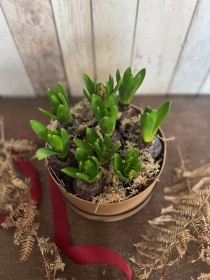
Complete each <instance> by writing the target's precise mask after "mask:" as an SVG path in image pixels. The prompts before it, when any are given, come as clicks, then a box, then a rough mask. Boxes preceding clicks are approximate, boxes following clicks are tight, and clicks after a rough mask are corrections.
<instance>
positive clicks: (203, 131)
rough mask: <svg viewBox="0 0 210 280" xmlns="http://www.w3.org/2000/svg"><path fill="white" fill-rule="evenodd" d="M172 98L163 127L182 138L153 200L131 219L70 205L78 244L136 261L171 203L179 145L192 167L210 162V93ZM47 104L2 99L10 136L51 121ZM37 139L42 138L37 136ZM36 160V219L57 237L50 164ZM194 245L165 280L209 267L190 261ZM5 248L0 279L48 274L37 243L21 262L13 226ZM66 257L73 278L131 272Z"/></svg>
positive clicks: (0, 241)
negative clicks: (93, 216) (97, 216)
mask: <svg viewBox="0 0 210 280" xmlns="http://www.w3.org/2000/svg"><path fill="white" fill-rule="evenodd" d="M171 99H172V101H173V103H172V108H171V112H170V114H169V116H168V119H167V120H166V121H165V122H164V123H163V125H162V129H163V131H164V133H165V136H166V137H171V136H175V137H176V139H175V141H171V142H170V141H169V142H168V143H167V160H166V165H165V168H164V171H163V173H162V175H161V177H160V182H159V183H158V184H157V185H156V188H155V191H154V194H153V197H152V198H151V200H150V202H149V204H147V205H146V206H145V208H143V209H142V210H141V211H140V212H139V213H137V214H135V215H134V216H132V217H130V218H129V219H125V220H123V221H119V222H114V223H102V222H94V221H89V220H87V219H85V218H82V217H80V216H79V215H77V214H76V213H74V212H72V211H71V210H69V209H68V217H69V224H70V236H71V242H72V245H88V244H91V245H101V246H105V247H107V248H110V249H112V250H114V251H116V252H118V253H119V254H121V255H122V256H123V257H124V258H125V259H126V260H127V261H128V262H129V263H130V261H129V257H130V256H131V255H132V254H134V252H135V248H134V246H133V244H135V243H137V242H139V241H141V235H142V234H146V232H147V230H148V229H149V225H148V220H151V219H153V218H155V217H157V216H159V215H160V211H161V208H162V207H166V206H167V205H168V203H167V202H166V201H164V199H163V195H164V193H163V188H164V187H166V186H170V185H172V177H173V169H174V168H175V167H178V166H179V165H180V160H179V156H178V152H177V145H180V147H181V149H182V153H183V155H188V156H190V158H191V162H190V163H188V165H187V168H188V169H193V168H196V167H199V166H202V165H204V164H205V163H209V162H210V153H209V137H210V124H209V119H210V110H209V105H210V98H209V97H208V96H205V97H202V96H201V97H199V98H197V97H178V96H175V97H172V98H171ZM166 100H167V98H166V97H137V98H135V99H134V100H133V102H132V103H133V104H135V105H136V106H139V107H141V108H145V107H146V106H147V105H150V106H152V107H154V108H157V107H159V106H160V104H162V103H163V102H164V101H166ZM70 102H71V104H73V103H74V102H75V99H71V100H70ZM43 103H44V104H46V107H47V104H49V103H48V101H47V100H46V99H44V98H37V99H6V98H4V99H2V100H0V115H3V116H4V121H5V127H6V131H5V133H6V138H7V139H10V138H11V137H16V136H17V135H18V134H19V133H20V132H22V131H24V130H28V129H30V126H29V120H30V119H36V120H38V121H40V122H42V123H44V124H47V123H48V121H49V120H48V118H47V117H46V116H44V115H42V114H41V113H39V111H38V109H37V108H38V107H40V104H43ZM46 109H47V108H46ZM11 112H12V114H11ZM14 116H15V117H14ZM16 116H17V117H16ZM34 140H35V141H37V139H36V137H34ZM33 164H34V165H35V166H36V168H37V170H38V173H39V177H40V181H41V186H42V199H41V202H40V203H39V206H38V209H39V211H40V212H39V215H38V216H37V219H36V222H38V223H40V229H39V235H40V236H43V237H50V238H51V240H53V217H52V210H51V201H50V192H49V184H48V175H47V171H46V167H45V166H44V165H45V164H44V161H43V162H38V161H37V160H34V162H33ZM189 249H190V250H189V252H188V254H187V255H186V256H185V257H184V258H183V260H182V261H181V262H180V263H179V265H178V266H177V265H174V266H172V267H169V268H167V269H166V275H165V278H164V280H168V279H173V280H191V277H193V278H194V279H197V277H198V276H199V275H200V274H201V273H202V272H203V273H207V272H209V266H208V265H206V264H204V263H203V262H202V261H200V262H197V263H195V264H191V263H190V260H191V255H192V254H195V248H194V247H193V244H191V246H190V248H189ZM0 252H1V253H0V279H6V280H22V279H30V280H43V279H45V269H44V266H43V262H42V258H41V255H40V252H39V250H38V248H37V247H35V248H34V249H33V251H32V254H31V256H30V257H29V259H28V260H27V261H26V262H24V263H21V262H20V261H19V255H20V248H19V247H18V246H16V245H15V244H13V229H10V230H3V229H2V228H0ZM61 256H62V259H63V261H64V262H65V263H66V266H65V271H64V272H63V273H60V275H59V276H60V277H65V278H66V279H67V280H84V279H86V280H99V279H100V280H110V279H112V280H119V279H120V280H126V277H125V275H124V274H123V273H122V272H121V271H120V270H119V269H117V268H115V267H111V266H109V265H88V266H79V265H75V264H74V263H73V262H72V261H71V260H69V259H68V258H67V257H66V256H65V255H64V254H63V253H61ZM130 264H131V263H130ZM133 279H134V278H133ZM158 279H159V274H158V273H156V274H154V275H153V276H151V277H150V278H149V280H158Z"/></svg>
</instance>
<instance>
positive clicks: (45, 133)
mask: <svg viewBox="0 0 210 280" xmlns="http://www.w3.org/2000/svg"><path fill="white" fill-rule="evenodd" d="M30 124H31V127H32V129H33V131H34V132H35V133H36V134H37V135H38V136H39V137H40V138H41V139H42V140H44V141H45V142H46V143H47V144H49V145H50V146H51V148H40V149H38V150H37V152H36V156H37V158H38V159H39V160H41V159H44V158H46V157H48V156H51V155H57V156H58V157H59V158H66V157H67V156H68V154H69V137H68V133H67V131H66V130H65V129H64V128H61V130H60V131H59V130H57V129H55V128H52V129H50V130H48V129H47V128H46V127H45V126H44V125H43V124H41V123H40V122H37V121H34V120H31V121H30Z"/></svg>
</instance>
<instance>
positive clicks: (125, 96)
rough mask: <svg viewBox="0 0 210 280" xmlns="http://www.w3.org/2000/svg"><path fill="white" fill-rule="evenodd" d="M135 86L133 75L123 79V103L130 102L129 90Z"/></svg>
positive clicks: (121, 99)
mask: <svg viewBox="0 0 210 280" xmlns="http://www.w3.org/2000/svg"><path fill="white" fill-rule="evenodd" d="M132 86H133V77H132V76H128V77H127V79H126V80H125V81H124V79H123V84H122V91H121V93H120V102H121V103H123V104H128V103H129V101H127V100H129V98H128V97H129V92H130V90H131V88H132Z"/></svg>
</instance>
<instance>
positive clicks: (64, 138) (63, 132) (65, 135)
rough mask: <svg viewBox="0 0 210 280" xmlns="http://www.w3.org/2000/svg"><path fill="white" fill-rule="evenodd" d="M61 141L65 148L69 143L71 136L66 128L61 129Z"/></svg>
mask: <svg viewBox="0 0 210 280" xmlns="http://www.w3.org/2000/svg"><path fill="white" fill-rule="evenodd" d="M61 140H62V143H63V147H64V146H65V145H66V144H68V143H69V136H68V133H67V131H66V130H65V129H64V128H61Z"/></svg>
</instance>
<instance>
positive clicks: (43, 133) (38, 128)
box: [30, 120, 48, 142]
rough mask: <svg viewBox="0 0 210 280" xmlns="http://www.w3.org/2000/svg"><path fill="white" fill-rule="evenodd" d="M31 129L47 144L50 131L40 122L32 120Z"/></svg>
mask: <svg viewBox="0 0 210 280" xmlns="http://www.w3.org/2000/svg"><path fill="white" fill-rule="evenodd" d="M30 124H31V127H32V129H33V131H34V132H35V133H36V134H37V135H38V136H39V137H40V138H41V139H43V140H44V141H45V142H47V134H48V129H47V128H46V127H45V126H44V125H43V124H41V123H40V122H37V121H34V120H31V121H30Z"/></svg>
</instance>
